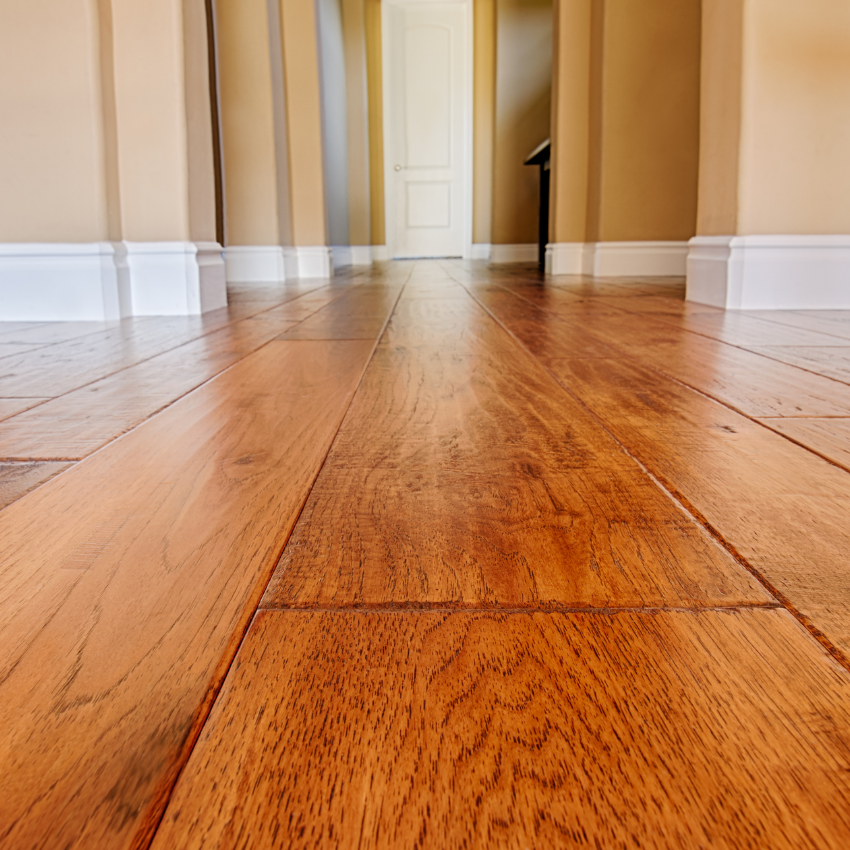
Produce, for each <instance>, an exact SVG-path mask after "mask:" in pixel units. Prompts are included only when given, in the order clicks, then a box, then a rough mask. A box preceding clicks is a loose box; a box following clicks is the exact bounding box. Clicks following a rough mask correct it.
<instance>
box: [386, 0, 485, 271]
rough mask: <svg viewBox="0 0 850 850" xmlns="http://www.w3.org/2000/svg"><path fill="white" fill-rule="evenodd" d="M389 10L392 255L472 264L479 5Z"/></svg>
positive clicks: (439, 0)
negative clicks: (474, 32)
mask: <svg viewBox="0 0 850 850" xmlns="http://www.w3.org/2000/svg"><path fill="white" fill-rule="evenodd" d="M382 5H383V22H382V23H383V26H382V31H383V34H384V35H383V42H384V44H383V54H384V63H383V66H384V145H385V174H386V177H385V187H386V188H385V191H386V209H387V222H386V224H387V244H388V247H389V250H390V255H391V256H392V257H393V258H397V259H402V258H410V257H470V256H471V253H472V2H471V0H385V2H384V3H383V4H382Z"/></svg>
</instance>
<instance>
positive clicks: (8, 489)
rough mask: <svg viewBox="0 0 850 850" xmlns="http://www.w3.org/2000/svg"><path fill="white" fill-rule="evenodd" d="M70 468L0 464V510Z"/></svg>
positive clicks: (37, 464) (50, 464) (64, 464)
mask: <svg viewBox="0 0 850 850" xmlns="http://www.w3.org/2000/svg"><path fill="white" fill-rule="evenodd" d="M70 466H71V464H70V463H0V510H2V509H3V508H5V507H8V506H9V505H11V504H12V502H16V501H17V500H18V499H20V498H21V496H25V495H26V494H27V493H29V492H30V490H34V489H35V488H36V487H38V486H40V485H41V484H44V482H45V481H49V480H50V479H51V478H53V476H54V475H58V474H59V473H60V472H64V471H65V470H66V469H68V468H69V467H70Z"/></svg>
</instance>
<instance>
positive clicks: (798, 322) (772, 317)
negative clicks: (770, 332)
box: [746, 310, 850, 339]
mask: <svg viewBox="0 0 850 850" xmlns="http://www.w3.org/2000/svg"><path fill="white" fill-rule="evenodd" d="M746 313H747V315H748V316H753V317H754V318H756V319H763V320H764V321H767V322H777V323H778V324H780V325H791V326H792V327H795V328H805V329H806V330H810V331H817V332H818V333H825V334H830V335H832V336H839V337H841V338H842V339H850V310H747V311H746Z"/></svg>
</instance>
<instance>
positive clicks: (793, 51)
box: [738, 0, 850, 234]
mask: <svg viewBox="0 0 850 850" xmlns="http://www.w3.org/2000/svg"><path fill="white" fill-rule="evenodd" d="M743 30H744V35H743V81H744V82H743V90H742V104H741V106H742V119H741V149H740V175H741V185H740V196H739V203H740V207H739V217H738V232H739V233H741V234H760V233H793V234H818V233H821V234H834V233H850V4H848V3H846V2H835V0H807V2H806V3H800V2H795V0H747V2H746V3H745V5H744V24H743Z"/></svg>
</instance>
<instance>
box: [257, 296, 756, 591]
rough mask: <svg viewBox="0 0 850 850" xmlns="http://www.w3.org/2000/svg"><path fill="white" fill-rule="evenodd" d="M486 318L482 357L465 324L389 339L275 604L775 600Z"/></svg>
mask: <svg viewBox="0 0 850 850" xmlns="http://www.w3.org/2000/svg"><path fill="white" fill-rule="evenodd" d="M473 323H474V324H475V325H476V326H477V327H479V330H480V333H479V336H478V338H477V347H476V351H477V354H475V355H469V354H468V353H466V349H465V347H464V346H463V345H458V344H457V343H455V344H452V343H451V341H450V339H449V337H454V338H455V339H457V337H456V336H455V334H454V332H453V331H450V332H449V334H447V336H446V338H445V339H437V340H434V343H435V347H430V346H424V345H419V346H411V347H407V348H405V347H403V346H402V345H401V344H400V342H396V343H394V344H392V345H390V344H387V343H385V344H383V345H381V346H380V347H379V348H378V350H377V352H376V354H375V357H374V358H373V360H372V363H371V364H370V366H369V369H368V370H367V373H366V376H365V377H364V381H363V384H362V386H361V389H360V391H359V392H358V395H357V398H356V399H355V401H354V403H353V404H352V407H351V409H350V411H349V414H348V416H347V417H346V420H345V422H344V424H343V427H342V428H341V429H340V433H339V435H338V437H337V439H336V441H335V443H334V446H333V448H332V450H331V453H330V455H329V457H328V462H327V463H326V464H325V466H324V468H323V470H322V473H321V475H320V478H319V479H318V481H317V483H316V486H315V487H314V489H313V491H312V493H311V494H310V497H309V499H308V502H307V505H306V507H305V510H304V513H303V515H302V518H301V520H300V521H299V523H298V526H297V528H296V530H295V532H294V534H293V538H292V540H291V541H290V544H289V546H288V547H287V549H286V551H285V553H284V556H283V558H282V560H281V562H280V565H279V567H278V569H277V570H276V571H275V575H274V577H273V579H272V582H271V584H270V586H269V591H268V593H267V594H266V596H265V598H264V600H263V605H264V606H267V607H279V606H281V607H289V606H298V607H303V606H309V605H334V606H352V605H353V606H366V607H369V606H377V605H385V604H408V603H409V604H412V605H436V604H439V605H461V606H464V605H466V606H468V605H473V606H493V605H500V606H507V607H526V606H536V607H540V606H559V605H560V606H564V605H566V606H581V607H587V606H594V605H596V606H602V607H605V606H626V607H630V606H643V605H653V606H691V605H693V606H704V605H719V604H740V603H753V604H765V603H768V602H770V601H771V597H769V596H768V595H767V594H766V592H765V591H764V590H763V589H762V588H761V587H760V586H759V585H758V584H757V582H756V581H755V579H753V578H752V577H751V576H750V575H749V574H748V573H746V572H745V571H744V570H743V569H742V568H741V567H740V566H739V565H738V564H737V563H736V562H735V561H734V560H733V559H732V558H730V557H729V555H728V554H727V553H726V552H725V551H724V550H722V549H721V548H720V547H719V546H718V545H716V544H715V543H714V542H713V541H712V540H711V539H710V538H709V537H708V536H707V535H706V533H705V531H704V530H703V529H702V528H701V526H699V525H697V524H696V523H694V522H693V521H692V520H691V519H690V518H689V517H687V516H686V515H685V514H684V512H682V511H681V510H680V509H678V508H677V506H675V505H674V504H673V502H672V501H671V500H670V499H669V498H668V497H667V496H665V495H664V494H663V493H662V492H661V491H660V490H658V488H657V487H656V485H655V484H654V483H653V482H652V481H651V480H650V479H649V478H648V477H647V476H646V475H645V474H644V473H643V472H642V471H641V470H640V468H639V467H638V466H637V465H636V464H635V463H634V462H633V461H632V460H630V459H629V458H628V457H627V456H626V455H625V454H624V453H623V452H622V451H621V450H620V449H619V447H618V446H617V445H616V443H615V442H614V441H613V440H612V439H611V438H610V437H609V436H608V435H607V434H606V433H605V432H604V431H603V430H602V428H600V427H599V425H598V423H597V422H596V421H595V420H594V419H593V418H592V417H591V416H589V415H588V413H587V412H586V411H585V410H583V409H582V408H581V406H580V405H578V404H576V403H575V402H574V401H573V400H571V399H570V398H568V397H567V396H566V394H565V393H564V392H563V391H562V390H561V388H560V387H559V386H558V384H557V383H556V382H555V381H554V380H552V378H551V377H550V376H549V375H547V374H546V372H545V371H544V370H542V369H541V368H540V367H539V365H538V364H536V363H535V362H534V361H533V360H532V359H531V358H529V357H528V356H527V355H525V354H524V353H523V352H522V350H521V349H520V348H519V347H518V346H516V344H515V343H514V342H513V341H512V340H511V339H510V338H509V336H508V335H507V334H506V333H505V332H504V331H503V330H502V329H501V328H499V327H498V325H496V323H495V322H493V321H492V319H489V318H488V317H486V316H484V315H483V314H480V313H479V314H478V315H477V316H475V317H474V318H473ZM396 331H397V332H398V333H399V334H400V333H401V332H402V329H401V328H396Z"/></svg>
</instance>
